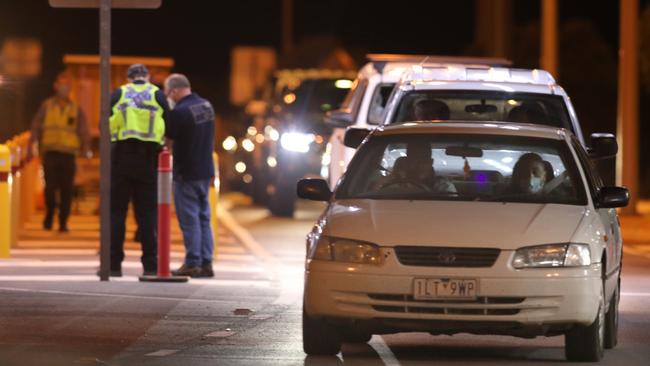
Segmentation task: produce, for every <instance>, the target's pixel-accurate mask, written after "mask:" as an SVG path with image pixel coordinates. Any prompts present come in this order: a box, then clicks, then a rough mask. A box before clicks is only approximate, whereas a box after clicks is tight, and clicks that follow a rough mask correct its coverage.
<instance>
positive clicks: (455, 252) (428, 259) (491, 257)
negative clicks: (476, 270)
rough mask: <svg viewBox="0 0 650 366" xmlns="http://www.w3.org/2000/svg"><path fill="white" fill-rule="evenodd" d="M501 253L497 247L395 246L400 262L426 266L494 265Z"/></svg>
mask: <svg viewBox="0 0 650 366" xmlns="http://www.w3.org/2000/svg"><path fill="white" fill-rule="evenodd" d="M500 253H501V250H499V249H496V248H454V247H418V246H396V247H395V254H396V255H397V259H398V260H399V262H400V263H402V264H404V265H407V266H424V267H492V265H493V264H494V262H496V260H497V257H499V254H500Z"/></svg>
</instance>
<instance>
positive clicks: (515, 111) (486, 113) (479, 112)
mask: <svg viewBox="0 0 650 366" xmlns="http://www.w3.org/2000/svg"><path fill="white" fill-rule="evenodd" d="M420 120H462V121H506V122H517V123H534V124H541V125H548V126H553V127H562V128H566V129H568V130H570V131H573V126H572V124H571V119H570V117H569V113H568V111H567V108H566V105H565V103H564V100H563V99H562V97H561V96H559V95H548V94H540V93H515V92H499V91H481V90H479V91H477V90H414V91H410V92H407V93H406V94H405V95H404V96H403V97H402V98H401V100H400V101H399V104H398V105H397V109H396V113H395V114H394V115H393V118H392V121H391V122H392V123H399V122H406V121H420Z"/></svg>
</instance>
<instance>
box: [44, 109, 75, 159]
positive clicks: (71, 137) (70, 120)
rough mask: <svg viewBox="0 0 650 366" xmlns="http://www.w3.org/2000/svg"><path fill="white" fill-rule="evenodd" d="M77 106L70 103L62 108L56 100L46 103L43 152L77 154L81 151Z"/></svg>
mask: <svg viewBox="0 0 650 366" xmlns="http://www.w3.org/2000/svg"><path fill="white" fill-rule="evenodd" d="M78 115H79V108H78V107H77V105H76V104H75V103H74V102H72V101H68V102H67V104H66V105H65V106H64V107H61V105H60V104H59V102H58V101H57V100H56V99H55V98H49V99H48V100H46V101H45V117H44V118H43V124H42V133H41V141H40V147H41V150H42V151H43V152H47V151H58V152H63V153H69V154H75V153H77V152H78V151H79V145H80V142H79V135H78V132H77V131H78V123H79V122H78Z"/></svg>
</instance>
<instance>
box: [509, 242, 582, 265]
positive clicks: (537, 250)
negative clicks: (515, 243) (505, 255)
mask: <svg viewBox="0 0 650 366" xmlns="http://www.w3.org/2000/svg"><path fill="white" fill-rule="evenodd" d="M590 264H591V250H590V249H589V245H587V244H576V243H568V244H548V245H538V246H534V247H525V248H520V249H517V251H516V252H515V256H514V257H513V258H512V266H513V267H514V268H516V269H522V268H548V267H583V266H588V265H590Z"/></svg>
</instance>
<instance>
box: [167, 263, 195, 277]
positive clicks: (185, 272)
mask: <svg viewBox="0 0 650 366" xmlns="http://www.w3.org/2000/svg"><path fill="white" fill-rule="evenodd" d="M172 275H174V276H190V277H192V278H197V277H201V267H199V266H192V267H188V266H186V265H184V264H183V265H182V266H181V268H179V269H177V270H175V271H172Z"/></svg>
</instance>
